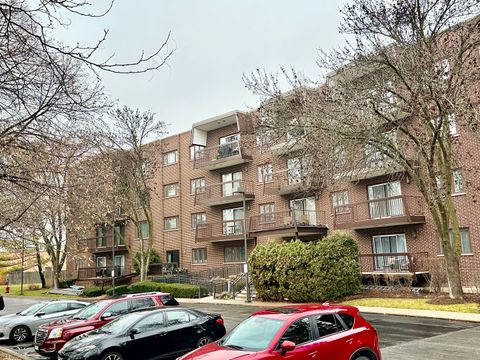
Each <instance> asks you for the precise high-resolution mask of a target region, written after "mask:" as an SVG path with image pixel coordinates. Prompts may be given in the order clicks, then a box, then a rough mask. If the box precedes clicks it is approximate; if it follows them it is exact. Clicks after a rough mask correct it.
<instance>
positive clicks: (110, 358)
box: [102, 351, 123, 360]
mask: <svg viewBox="0 0 480 360" xmlns="http://www.w3.org/2000/svg"><path fill="white" fill-rule="evenodd" d="M102 360H123V356H122V354H120V353H119V352H116V351H109V352H107V353H106V354H105V355H103V357H102Z"/></svg>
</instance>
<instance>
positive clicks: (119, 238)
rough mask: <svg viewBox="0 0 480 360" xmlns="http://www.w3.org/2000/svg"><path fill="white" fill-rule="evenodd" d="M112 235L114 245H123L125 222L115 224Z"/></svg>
mask: <svg viewBox="0 0 480 360" xmlns="http://www.w3.org/2000/svg"><path fill="white" fill-rule="evenodd" d="M113 237H114V239H115V245H125V224H120V225H117V226H115V232H114V234H113Z"/></svg>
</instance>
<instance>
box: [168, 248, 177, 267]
mask: <svg viewBox="0 0 480 360" xmlns="http://www.w3.org/2000/svg"><path fill="white" fill-rule="evenodd" d="M166 255H167V263H169V264H177V265H178V264H179V263H180V250H169V251H167V252H166Z"/></svg>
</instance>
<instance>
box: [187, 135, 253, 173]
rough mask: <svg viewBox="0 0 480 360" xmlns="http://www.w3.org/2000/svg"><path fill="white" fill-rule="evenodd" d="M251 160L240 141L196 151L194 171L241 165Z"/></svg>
mask: <svg viewBox="0 0 480 360" xmlns="http://www.w3.org/2000/svg"><path fill="white" fill-rule="evenodd" d="M250 160H252V156H251V155H249V154H247V152H246V151H245V149H244V148H243V147H242V144H241V142H240V141H232V142H229V143H226V144H220V145H217V146H213V147H209V148H206V149H201V150H197V151H196V152H195V162H194V167H195V169H206V170H215V169H222V168H225V167H228V166H233V165H238V164H243V163H245V162H248V161H250Z"/></svg>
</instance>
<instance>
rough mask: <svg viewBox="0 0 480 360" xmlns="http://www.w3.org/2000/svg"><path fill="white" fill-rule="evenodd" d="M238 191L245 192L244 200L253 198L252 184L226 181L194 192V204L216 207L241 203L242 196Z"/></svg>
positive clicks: (240, 181)
mask: <svg viewBox="0 0 480 360" xmlns="http://www.w3.org/2000/svg"><path fill="white" fill-rule="evenodd" d="M239 189H242V190H243V191H245V200H246V201H251V200H253V199H254V198H255V195H254V194H253V183H252V182H251V181H247V180H234V181H226V182H223V183H218V184H213V185H209V186H205V187H203V188H199V189H197V190H196V192H195V204H201V205H207V206H218V205H226V204H233V203H238V202H241V201H243V195H242V194H239V193H237V191H238V190H239Z"/></svg>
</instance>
